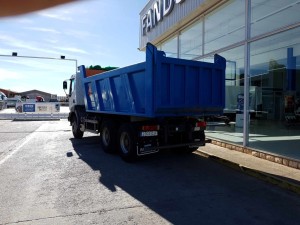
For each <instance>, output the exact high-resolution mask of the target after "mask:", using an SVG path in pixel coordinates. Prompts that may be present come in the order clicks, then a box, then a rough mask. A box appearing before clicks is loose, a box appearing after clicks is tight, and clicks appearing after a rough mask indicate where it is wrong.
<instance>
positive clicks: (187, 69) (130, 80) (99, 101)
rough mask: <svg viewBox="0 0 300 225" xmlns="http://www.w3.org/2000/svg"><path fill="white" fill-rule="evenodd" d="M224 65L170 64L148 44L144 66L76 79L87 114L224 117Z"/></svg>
mask: <svg viewBox="0 0 300 225" xmlns="http://www.w3.org/2000/svg"><path fill="white" fill-rule="evenodd" d="M225 67H226V60H225V59H224V58H223V57H221V56H218V55H215V58H214V63H207V62H199V61H192V60H184V59H176V58H169V57H166V56H165V53H164V52H163V51H158V50H157V49H156V48H155V46H153V45H151V44H147V50H146V62H143V63H139V64H135V65H132V66H128V67H124V68H120V69H116V70H112V71H108V72H105V73H101V74H96V75H94V76H92V77H86V75H85V68H84V66H81V67H80V68H79V70H80V77H81V78H82V83H83V86H84V92H85V96H84V98H85V108H86V111H87V112H94V113H105V114H116V115H128V116H139V117H149V118H154V117H178V116H203V115H213V114H222V113H223V108H224V106H225Z"/></svg>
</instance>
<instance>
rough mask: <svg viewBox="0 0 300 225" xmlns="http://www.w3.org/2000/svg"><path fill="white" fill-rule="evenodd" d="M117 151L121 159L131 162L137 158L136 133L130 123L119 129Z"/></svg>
mask: <svg viewBox="0 0 300 225" xmlns="http://www.w3.org/2000/svg"><path fill="white" fill-rule="evenodd" d="M119 143H120V146H119V152H120V155H121V157H122V159H123V160H125V161H126V162H133V161H135V160H136V158H137V150H136V135H135V132H134V128H133V126H132V125H130V124H124V125H122V126H121V127H120V130H119Z"/></svg>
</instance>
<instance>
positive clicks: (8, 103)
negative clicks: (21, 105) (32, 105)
mask: <svg viewBox="0 0 300 225" xmlns="http://www.w3.org/2000/svg"><path fill="white" fill-rule="evenodd" d="M17 102H22V101H21V100H20V99H19V98H7V99H6V107H7V108H10V107H12V108H15V107H16V104H17Z"/></svg>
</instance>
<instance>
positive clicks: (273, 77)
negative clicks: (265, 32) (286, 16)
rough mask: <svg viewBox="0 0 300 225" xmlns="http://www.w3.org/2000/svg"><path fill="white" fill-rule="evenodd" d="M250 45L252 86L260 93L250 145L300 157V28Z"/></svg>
mask: <svg viewBox="0 0 300 225" xmlns="http://www.w3.org/2000/svg"><path fill="white" fill-rule="evenodd" d="M250 46H251V50H250V53H251V54H250V55H251V56H250V57H251V58H250V62H251V65H250V84H251V86H253V87H256V89H257V91H256V92H255V98H253V101H254V102H255V107H256V110H255V111H253V112H250V117H251V119H250V139H249V146H250V147H253V148H257V149H263V150H264V151H268V150H270V151H271V152H273V153H275V154H278V155H283V156H287V157H291V158H294V157H297V156H296V155H295V152H296V151H297V150H299V146H300V129H299V125H300V115H298V114H297V110H298V108H299V107H300V106H298V104H299V103H300V101H299V99H300V98H299V97H300V82H299V78H298V77H299V75H300V69H299V66H297V62H299V58H300V28H297V29H293V30H289V31H286V32H283V33H280V34H277V35H273V36H270V37H267V38H264V39H262V40H258V41H255V42H253V43H251V45H250ZM291 128H292V129H291ZM277 141H278V143H279V144H276V142H277ZM279 141H280V142H279ZM285 146H289V147H288V148H286V147H285Z"/></svg>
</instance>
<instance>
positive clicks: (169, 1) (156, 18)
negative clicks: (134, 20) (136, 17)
mask: <svg viewBox="0 0 300 225" xmlns="http://www.w3.org/2000/svg"><path fill="white" fill-rule="evenodd" d="M184 1H185V0H156V1H155V2H154V4H153V5H152V7H151V8H150V9H149V10H148V11H147V13H146V14H145V15H144V16H143V18H142V34H143V36H144V35H146V34H147V32H149V31H150V30H151V29H152V28H154V27H155V26H156V25H157V24H158V23H159V22H161V21H162V20H163V18H164V17H166V16H168V15H170V13H171V12H172V11H173V8H174V6H175V4H181V3H183V2H184Z"/></svg>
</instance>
